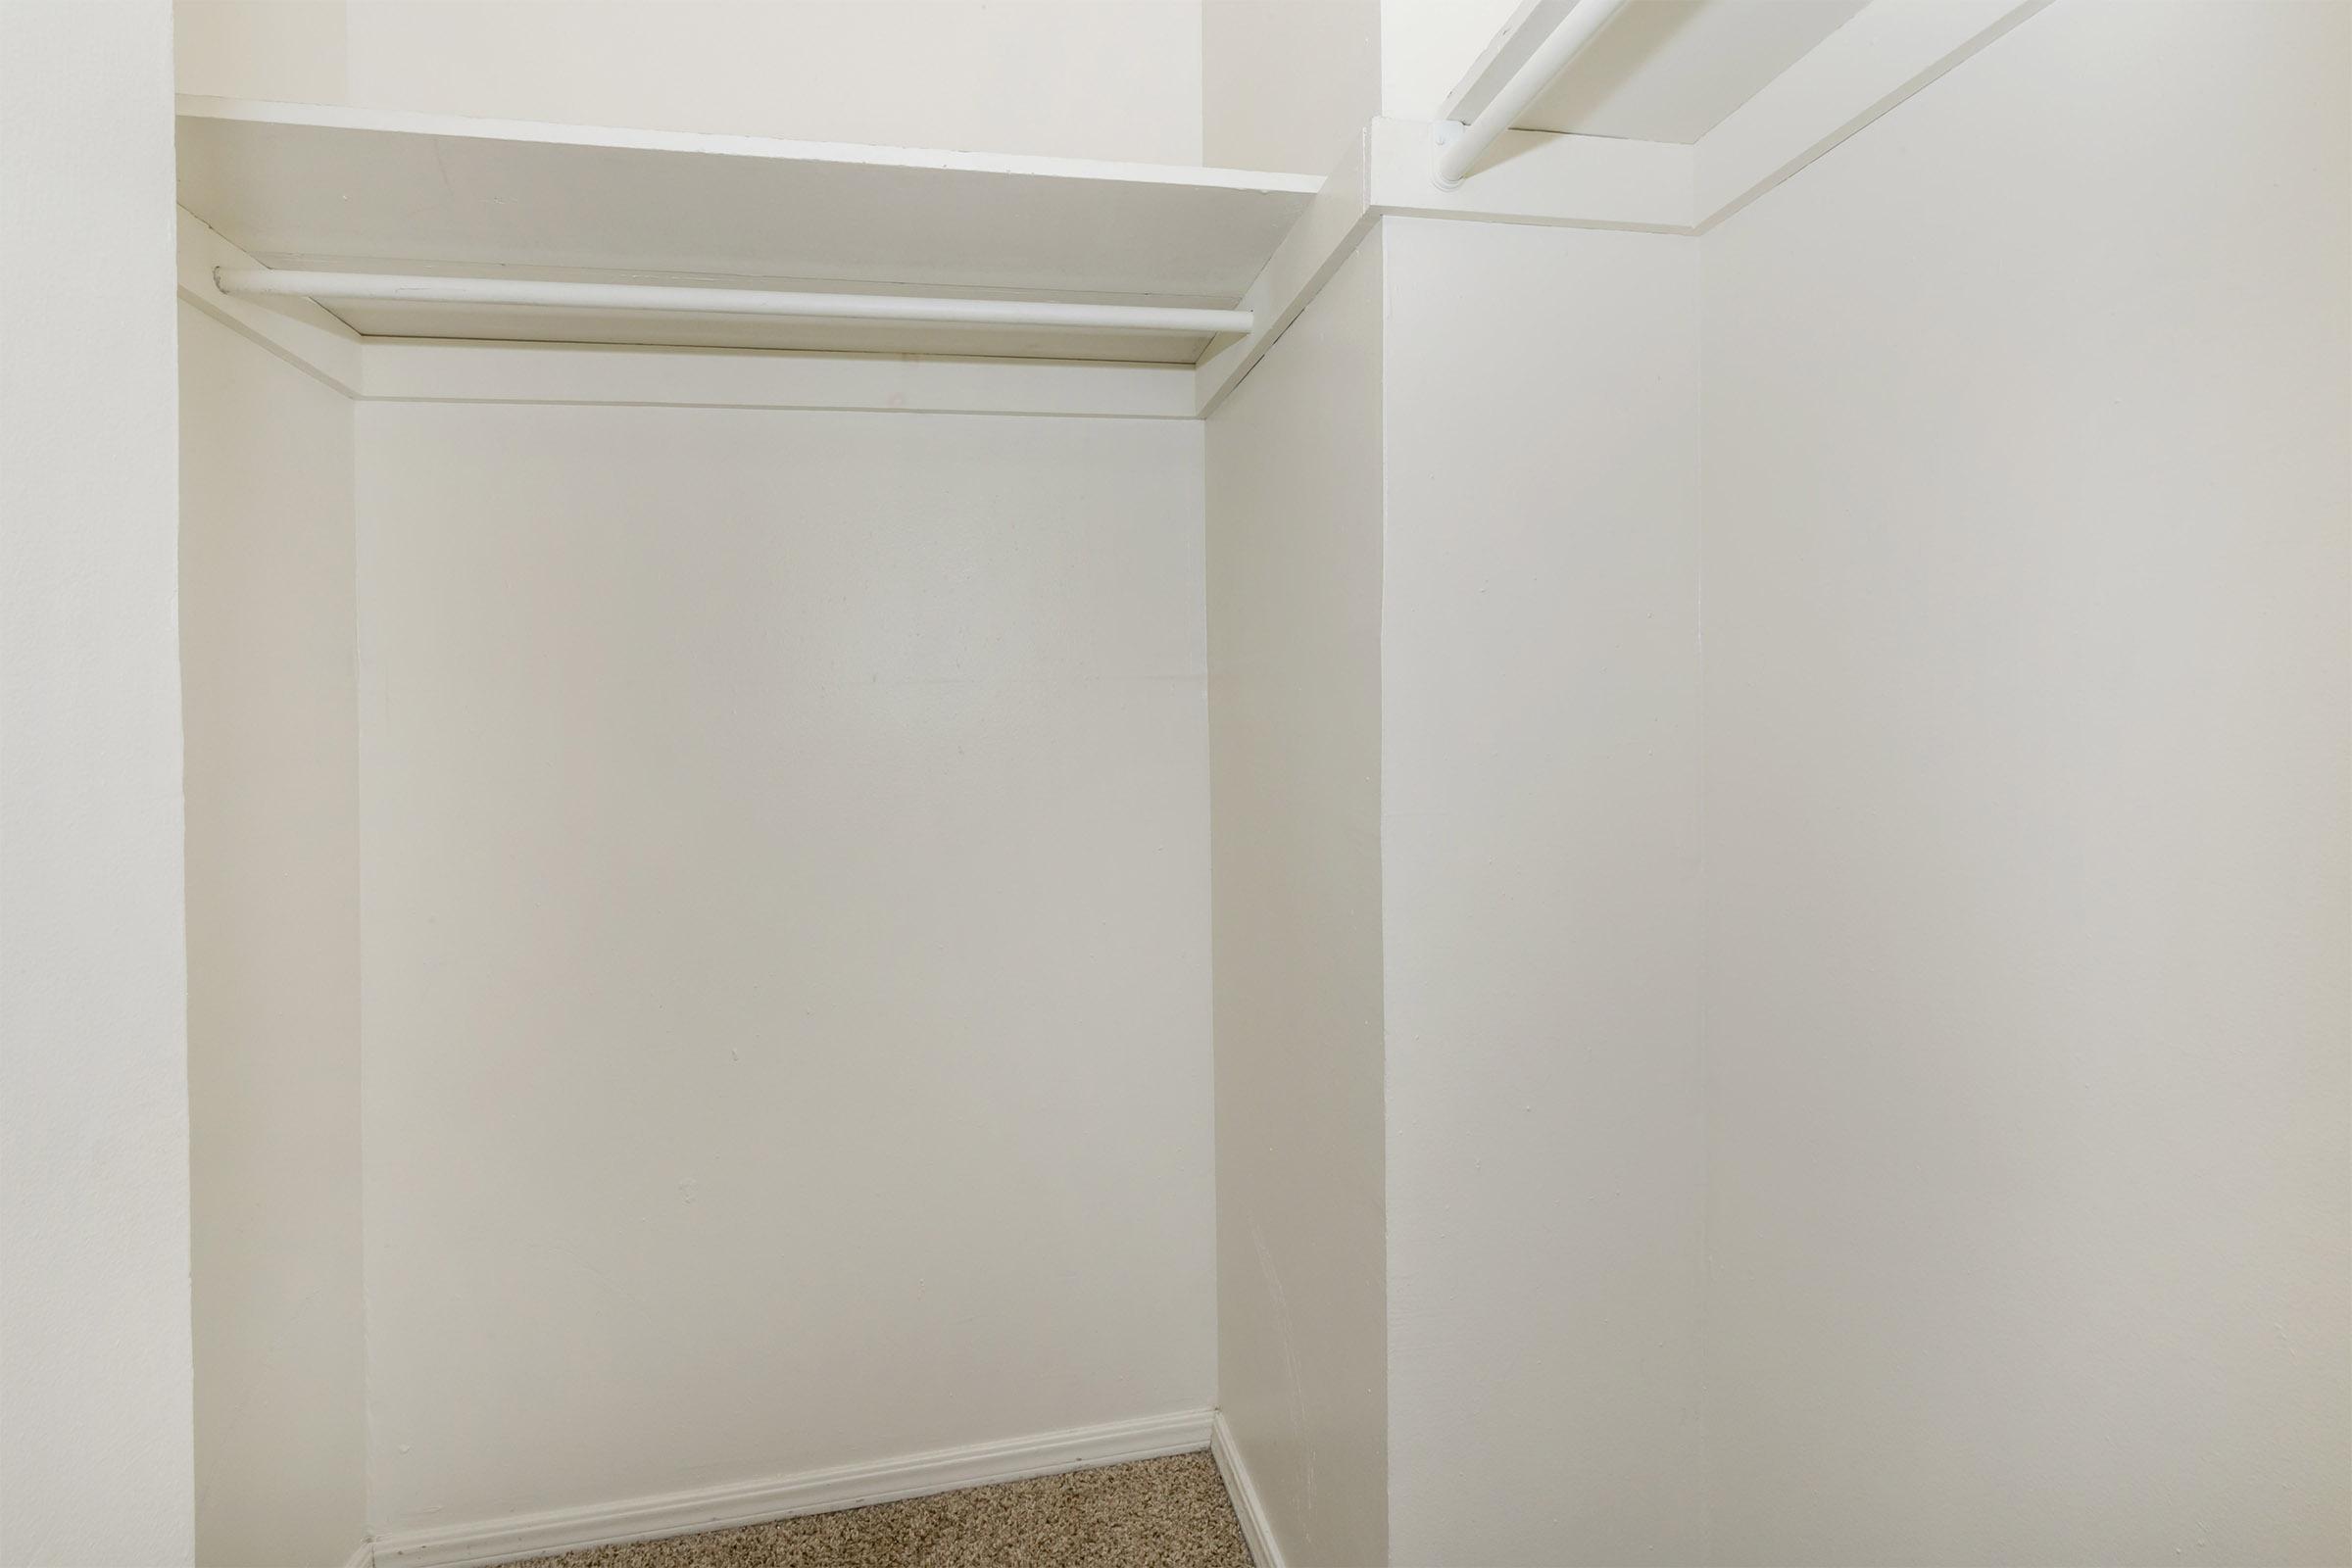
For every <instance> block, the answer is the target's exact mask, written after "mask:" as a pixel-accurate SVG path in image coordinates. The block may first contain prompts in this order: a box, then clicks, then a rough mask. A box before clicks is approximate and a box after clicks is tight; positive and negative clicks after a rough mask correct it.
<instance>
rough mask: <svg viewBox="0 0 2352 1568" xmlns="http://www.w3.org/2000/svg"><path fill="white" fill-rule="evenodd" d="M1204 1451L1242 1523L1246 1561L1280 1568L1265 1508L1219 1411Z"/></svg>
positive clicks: (1211, 1424)
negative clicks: (1223, 1480) (1221, 1480)
mask: <svg viewBox="0 0 2352 1568" xmlns="http://www.w3.org/2000/svg"><path fill="white" fill-rule="evenodd" d="M1208 1451H1209V1453H1210V1454H1211V1455H1212V1456H1213V1457H1214V1458H1215V1459H1216V1461H1217V1474H1219V1475H1221V1476H1223V1477H1224V1478H1225V1494H1226V1495H1227V1496H1229V1497H1231V1498H1232V1499H1233V1511H1234V1515H1235V1517H1237V1518H1239V1519H1240V1520H1241V1521H1242V1538H1243V1539H1244V1540H1245V1541H1247V1542H1249V1543H1250V1560H1251V1561H1253V1562H1255V1563H1256V1564H1257V1568H1284V1564H1283V1560H1282V1553H1281V1552H1280V1551H1279V1550H1277V1549H1276V1548H1275V1545H1274V1532H1273V1531H1272V1530H1271V1529H1269V1528H1268V1527H1267V1525H1266V1509H1265V1504H1263V1503H1261V1502H1259V1501H1258V1500H1257V1486H1256V1483H1254V1482H1252V1481H1251V1480H1250V1472H1249V1470H1248V1469H1247V1468H1246V1467H1245V1466H1244V1465H1243V1464H1242V1456H1241V1455H1240V1454H1239V1453H1237V1452H1236V1451H1235V1450H1234V1446H1233V1430H1232V1429H1231V1428H1230V1427H1228V1426H1226V1425H1225V1413H1224V1412H1223V1411H1222V1410H1220V1411H1218V1412H1217V1414H1216V1416H1215V1418H1214V1419H1213V1420H1211V1422H1210V1423H1209V1432H1208Z"/></svg>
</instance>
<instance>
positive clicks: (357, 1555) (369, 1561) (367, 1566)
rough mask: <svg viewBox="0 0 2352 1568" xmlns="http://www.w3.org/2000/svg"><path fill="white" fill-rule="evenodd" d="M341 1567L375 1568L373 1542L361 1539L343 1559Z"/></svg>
mask: <svg viewBox="0 0 2352 1568" xmlns="http://www.w3.org/2000/svg"><path fill="white" fill-rule="evenodd" d="M343 1568H375V1543H374V1542H372V1541H363V1542H361V1543H360V1544H358V1545H356V1546H354V1547H352V1548H351V1555H350V1556H348V1557H346V1558H344V1559H343Z"/></svg>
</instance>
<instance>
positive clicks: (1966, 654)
mask: <svg viewBox="0 0 2352 1568" xmlns="http://www.w3.org/2000/svg"><path fill="white" fill-rule="evenodd" d="M2347 79H2352V9H2347V8H2346V7H2343V6H2338V5H2295V4H2286V5H2268V4H2256V5H2161V6H2127V5H2104V4H2090V3H2081V0H2061V3H2060V4H2058V5H2056V6H2055V7H2053V8H2052V9H2050V10H2048V11H2046V12H2043V13H2042V14H2041V15H2039V16H2036V17H2034V18H2033V19H2032V20H2031V21H2029V22H2027V23H2026V24H2025V25H2023V26H2021V27H2019V28H2018V29H2017V30H2016V31H2015V32H2013V33H2011V34H2010V35H2009V36H2007V37H2005V38H2002V39H2000V40H1999V41H1998V42H1996V43H1994V44H1993V45H1991V46H1990V47H1989V48H1987V49H1986V50H1985V52H1984V53H1983V54H1982V55H1980V56H1978V57H1977V58H1976V59H1975V60H1973V61H1971V62H1970V63H1969V64H1967V65H1966V66H1964V67H1963V68H1961V69H1960V70H1959V71H1956V72H1954V73H1952V74H1951V75H1949V76H1947V77H1945V78H1944V79H1942V80H1941V81H1939V82H1937V83H1936V85H1935V86H1933V87H1931V88H1930V89H1929V90H1927V91H1926V92H1924V93H1922V94H1921V95H1920V96H1919V97H1917V98H1915V99H1913V100H1912V101H1910V102H1909V103H1906V104H1904V105H1902V106H1901V107H1900V108H1898V109H1896V110H1895V111H1894V112H1893V113H1891V114H1890V115H1888V116H1887V118H1886V119H1885V120H1883V121H1882V122H1880V123H1878V124H1876V125H1874V126H1873V127H1871V129H1870V130H1868V131H1867V132H1865V133H1864V134H1862V135H1861V136H1859V137H1857V138H1855V139H1854V140H1853V141H1851V142H1849V143H1847V144H1846V145H1845V146H1843V147H1840V148H1838V150H1837V151H1836V152H1834V153H1832V154H1831V155H1830V156H1828V157H1827V158H1825V159H1823V160H1822V161H1821V162H1820V163H1818V164H1816V165H1815V166H1813V167H1812V168H1810V169H1808V170H1806V171H1805V172H1803V173H1801V174H1799V175H1798V176H1797V177H1796V178H1794V179H1792V180H1790V181H1789V183H1788V184H1786V185H1784V186H1782V187H1781V188H1779V189H1778V190H1775V191H1773V192H1771V193H1770V194H1769V195H1767V196H1765V197H1764V198H1763V199H1762V200H1760V201H1758V202H1757V203H1756V204H1755V205H1754V206H1752V207H1750V208H1749V209H1747V210H1746V211H1745V212H1743V213H1741V214H1740V216H1739V217H1737V218H1735V219H1734V220H1732V221H1730V222H1729V223H1727V224H1726V225H1725V226H1724V227H1722V228H1720V229H1718V230H1716V231H1715V232H1714V233H1712V234H1710V235H1709V236H1708V237H1707V239H1706V241H1705V244H1706V465H1707V562H1706V567H1707V627H1706V631H1707V812H1708V821H1709V832H1708V844H1707V863H1708V876H1709V888H1710V893H1711V895H1712V907H1711V912H1710V929H1711V944H1710V962H1709V975H1708V992H1707V1005H1708V1016H1709V1033H1710V1039H1709V1046H1710V1058H1711V1061H1712V1066H1713V1078H1712V1085H1711V1093H1710V1103H1711V1105H1712V1108H1713V1118H1714V1139H1713V1198H1712V1207H1711V1240H1712V1250H1713V1267H1712V1271H1711V1275H1710V1280H1711V1287H1710V1289H1711V1299H1710V1301H1709V1310H1708V1321H1709V1323H1710V1325H1711V1331H1712V1345H1713V1353H1712V1355H1711V1357H1710V1361H1709V1367H1708V1374H1707V1386H1708V1392H1709V1398H1710V1403H1711V1411H1712V1416H1711V1419H1712V1424H1713V1429H1714V1430H1713V1434H1712V1437H1713V1445H1712V1446H1713V1451H1714V1455H1715V1487H1714V1497H1715V1511H1716V1524H1715V1538H1716V1548H1717V1554H1718V1559H1719V1560H1721V1561H1726V1562H1757V1563H1786V1562H1798V1561H1801V1562H1817V1563H1831V1562H1846V1563H1899V1562H1947V1563H1958V1562H1969V1563H2014V1562H2076V1563H2080V1562H2191V1563H2193V1562H2227V1563H2252V1562H2299V1563H2313V1562H2341V1561H2344V1560H2346V1559H2347V1557H2352V1491H2348V1490H2347V1487H2346V1485H2345V1478H2346V1476H2347V1475H2348V1474H2352V1351H2348V1350H2347V1339H2346V1326H2347V1323H2352V1255H2348V1252H2347V1248H2348V1246H2352V1203H2348V1201H2347V1198H2348V1191H2347V1189H2348V1186H2352V1174H2348V1173H2352V1145H2348V1144H2347V1131H2348V1128H2347V1120H2346V1105H2347V1096H2348V1094H2352V1051H2348V1049H2347V1039H2346V1020H2347V1012H2348V1003H2347V996H2346V974H2347V967H2348V964H2347V959H2348V958H2352V843H2348V842H2347V820H2346V803H2347V800H2352V682H2348V678H2347V676H2348V670H2352V662H2348V661H2347V657H2346V656H2347V650H2348V647H2352V536H2348V530H2347V524H2346V518H2347V515H2352V448H2348V442H2352V384H2348V382H2352V375H2348V371H2352V119H2347V117H2346V116H2345V113H2344V103H2343V86H2344V83H2345V81H2346V80H2347ZM2183 106H2195V107H2194V112H2191V113H2183V112H2182V111H2183Z"/></svg>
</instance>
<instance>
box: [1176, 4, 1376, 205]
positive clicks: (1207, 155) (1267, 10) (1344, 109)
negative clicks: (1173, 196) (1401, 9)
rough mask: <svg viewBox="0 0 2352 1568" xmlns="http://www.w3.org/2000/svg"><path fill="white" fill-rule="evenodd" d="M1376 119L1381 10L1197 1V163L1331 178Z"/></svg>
mask: <svg viewBox="0 0 2352 1568" xmlns="http://www.w3.org/2000/svg"><path fill="white" fill-rule="evenodd" d="M1379 113H1380V0H1202V4H1201V162H1203V163H1205V164H1208V165H1210V166H1211V167H1212V168H1230V169H1281V170H1292V171H1297V172H1303V173H1309V174H1321V173H1325V172H1329V171H1330V169H1331V168H1332V166H1333V165H1335V164H1337V163H1338V162H1339V161H1340V158H1341V155H1342V154H1343V153H1345V152H1346V151H1347V148H1348V140H1349V138H1350V137H1352V136H1354V135H1355V134H1356V133H1357V132H1358V131H1360V130H1361V129H1363V125H1364V122H1366V121H1367V120H1370V119H1371V118H1372V117H1373V116H1375V115H1377V114H1379Z"/></svg>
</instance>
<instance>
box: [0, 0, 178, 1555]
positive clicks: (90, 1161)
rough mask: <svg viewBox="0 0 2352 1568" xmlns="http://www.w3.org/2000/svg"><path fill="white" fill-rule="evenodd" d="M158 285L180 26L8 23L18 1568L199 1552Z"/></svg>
mask: <svg viewBox="0 0 2352 1568" xmlns="http://www.w3.org/2000/svg"><path fill="white" fill-rule="evenodd" d="M61 246H68V247H69V248H70V249H71V250H72V252H73V256H74V262H73V266H71V267H60V266H58V265H57V264H58V261H59V258H60V255H61V254H62V253H61V249H60V247H61ZM172 269H173V261H172V13H171V10H170V8H169V7H168V6H165V5H163V4H160V3H158V4H132V3H127V0H126V3H123V4H119V5H81V4H73V3H54V4H52V3H42V0H8V3H7V4H4V5H0V278H5V279H7V282H6V284H5V286H0V1195H4V1197H0V1413H4V1414H0V1562H6V1563H9V1564H12V1565H15V1564H27V1565H32V1564H46V1563H139V1564H143V1565H144V1564H170V1563H184V1562H187V1561H188V1560H189V1556H190V1553H191V1550H192V1545H191V1519H192V1515H193V1508H192V1504H191V1501H190V1497H191V1492H192V1485H193V1484H192V1480H191V1476H192V1470H193V1459H192V1456H191V1452H190V1449H191V1444H190V1438H189V1414H188V1408H189V1350H188V1086H187V1019H186V1011H187V985H186V964H185V961H184V958H183V954H182V947H181V942H182V923H181V907H180V889H181V870H180V852H181V816H180V796H179V785H180V762H179V643H178V632H177V629H176V627H175V625H174V623H173V614H174V603H175V600H176V597H177V584H176V578H177V571H176V565H175V563H176V560H177V546H176V541H177V537H178V530H179V518H178V504H177V500H176V493H177V490H178V459H177V453H178V438H177V431H176V428H175V423H174V421H175V418H176V411H175V405H176V403H177V387H176V380H175V376H174V372H173V368H172Z"/></svg>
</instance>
